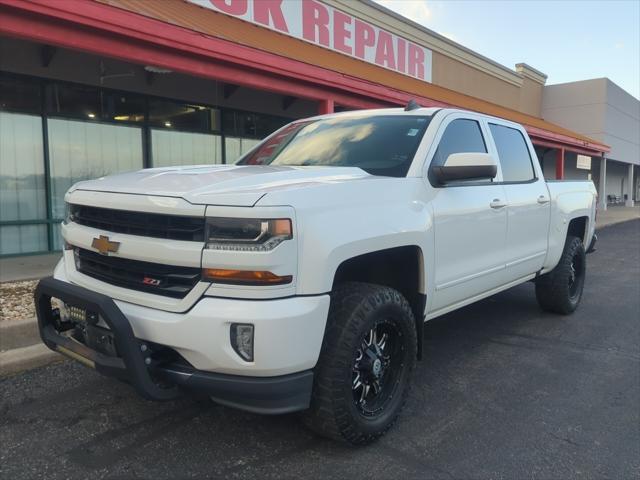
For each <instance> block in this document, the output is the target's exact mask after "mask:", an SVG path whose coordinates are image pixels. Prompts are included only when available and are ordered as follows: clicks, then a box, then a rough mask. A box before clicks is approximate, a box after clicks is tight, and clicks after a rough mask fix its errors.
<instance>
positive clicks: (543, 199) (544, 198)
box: [538, 195, 549, 205]
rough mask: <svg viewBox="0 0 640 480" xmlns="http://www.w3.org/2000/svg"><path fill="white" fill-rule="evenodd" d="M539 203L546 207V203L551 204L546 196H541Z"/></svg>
mask: <svg viewBox="0 0 640 480" xmlns="http://www.w3.org/2000/svg"><path fill="white" fill-rule="evenodd" d="M538 203H539V204H540V205H544V204H545V203H549V199H548V198H547V197H546V196H545V195H540V196H539V197H538Z"/></svg>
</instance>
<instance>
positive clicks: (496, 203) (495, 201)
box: [489, 198, 507, 209]
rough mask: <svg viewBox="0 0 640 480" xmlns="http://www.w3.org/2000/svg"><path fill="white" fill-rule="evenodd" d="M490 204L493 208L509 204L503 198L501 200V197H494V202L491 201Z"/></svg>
mask: <svg viewBox="0 0 640 480" xmlns="http://www.w3.org/2000/svg"><path fill="white" fill-rule="evenodd" d="M489 206H490V207H491V208H496V209H497V208H504V207H506V206H507V203H506V202H503V201H502V200H500V199H499V198H494V199H493V202H491V203H490V204H489Z"/></svg>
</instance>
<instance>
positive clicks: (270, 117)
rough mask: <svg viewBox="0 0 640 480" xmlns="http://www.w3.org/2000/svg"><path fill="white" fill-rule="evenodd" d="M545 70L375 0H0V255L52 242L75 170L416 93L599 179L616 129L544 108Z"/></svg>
mask: <svg viewBox="0 0 640 480" xmlns="http://www.w3.org/2000/svg"><path fill="white" fill-rule="evenodd" d="M545 82H546V76H545V75H544V74H543V73H541V72H539V71H537V70H535V69H534V68H532V67H530V66H528V65H526V64H524V63H522V64H518V65H517V66H516V68H515V69H510V68H507V67H504V66H502V65H499V64H497V63H496V62H494V61H492V60H490V59H488V58H486V57H483V56H481V55H479V54H477V53H475V52H473V51H472V50H469V49H468V48H466V47H463V46H461V45H459V44H457V43H455V42H453V41H451V40H449V39H446V38H444V37H442V36H440V35H438V34H436V33H435V32H432V31H430V30H428V29H425V28H424V27H422V26H420V25H417V24H415V23H413V22H412V21H410V20H408V19H406V18H404V17H401V16H399V15H397V14H395V13H393V12H390V11H389V10H387V9H385V8H383V7H381V6H379V5H377V4H376V3H374V2H372V1H370V0H358V1H352V0H322V1H320V0H300V1H297V2H279V1H269V2H267V1H258V0H163V1H161V2H160V1H158V2H148V1H144V0H57V1H56V2H50V1H48V0H0V189H1V192H0V255H16V254H32V253H38V252H46V251H52V250H57V249H60V247H61V245H60V241H59V234H58V229H59V223H60V221H61V220H62V218H63V217H64V201H63V195H64V192H65V191H66V189H67V188H68V187H69V186H70V185H71V184H72V183H74V182H76V181H79V180H82V179H85V178H91V177H98V176H102V175H106V174H110V173H115V172H120V171H127V170H134V169H139V168H148V167H158V166H166V165H175V164H182V165H187V164H202V163H232V162H234V161H235V160H236V159H237V158H238V157H239V156H240V155H241V154H242V153H244V152H246V151H247V150H248V149H250V148H251V147H252V146H253V145H255V143H256V142H258V141H259V140H260V139H261V138H264V137H265V136H266V135H268V134H269V133H271V132H272V131H274V130H275V129H277V128H279V127H280V126H281V125H283V124H285V123H287V122H289V121H291V120H293V119H296V118H302V117H306V116H311V115H315V114H318V113H328V112H333V111H341V110H349V109H361V108H377V107H391V106H401V105H405V104H406V103H407V102H408V101H409V100H410V99H415V100H416V101H417V102H418V103H420V104H422V105H424V106H453V107H459V108H464V109H469V110H474V111H479V112H483V113H487V114H490V115H495V116H499V117H503V118H507V119H510V120H513V121H516V122H518V123H521V124H523V125H524V126H525V128H526V129H527V131H528V132H529V135H530V136H531V138H532V141H533V143H534V145H535V147H536V151H537V152H538V155H539V157H540V159H541V162H542V164H543V166H544V169H545V174H546V175H547V176H551V177H556V178H565V176H573V175H574V174H575V175H577V174H576V173H575V172H574V170H578V174H579V175H582V174H583V173H584V176H585V178H593V179H594V180H596V181H597V180H598V178H599V177H597V176H596V172H597V174H598V175H599V172H600V170H599V162H600V159H601V158H602V157H603V156H606V155H609V153H610V150H611V149H610V147H609V145H610V142H611V139H610V138H609V137H607V136H598V135H595V134H593V133H592V131H591V130H581V129H580V128H578V127H579V126H578V127H572V126H567V125H566V124H565V123H564V120H562V119H558V120H557V121H555V120H552V119H551V117H549V118H547V117H546V116H545V115H546V112H548V111H549V107H548V105H549V104H548V102H547V99H548V98H551V97H548V96H547V93H546V92H547V88H549V87H545ZM549 120H551V121H549ZM611 153H612V154H613V153H615V150H611ZM578 158H580V162H581V163H580V165H582V166H584V165H586V163H585V161H584V159H585V158H588V159H590V160H591V163H590V166H589V169H588V171H587V170H582V169H577V168H574V164H575V165H577V162H578ZM610 158H613V157H610ZM607 164H608V165H612V164H613V162H612V160H609V161H608V162H607ZM611 170H612V168H611V167H610V171H611ZM589 175H591V177H589Z"/></svg>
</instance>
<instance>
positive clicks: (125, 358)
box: [35, 277, 313, 414]
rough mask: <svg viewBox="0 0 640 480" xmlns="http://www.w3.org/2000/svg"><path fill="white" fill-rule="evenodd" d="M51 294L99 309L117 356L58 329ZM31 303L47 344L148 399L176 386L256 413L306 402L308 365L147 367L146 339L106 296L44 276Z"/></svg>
mask: <svg viewBox="0 0 640 480" xmlns="http://www.w3.org/2000/svg"><path fill="white" fill-rule="evenodd" d="M51 298H58V299H60V300H62V301H64V302H65V303H68V304H71V305H73V306H76V307H80V308H84V309H85V310H86V311H87V312H94V313H97V314H99V315H100V316H101V317H102V319H103V320H104V321H105V322H106V324H107V325H108V326H109V328H110V330H111V332H110V333H112V334H113V336H114V339H115V345H116V350H117V352H118V355H119V356H118V357H115V356H110V355H106V354H103V353H101V352H98V351H96V350H93V349H91V348H89V347H88V346H86V345H84V344H82V343H80V342H77V341H75V340H73V339H72V338H70V337H67V336H65V335H62V334H61V333H60V332H59V331H58V330H57V328H56V317H55V315H54V311H53V309H52V307H51ZM35 304H36V313H37V317H38V328H39V330H40V336H41V337H42V341H43V342H44V343H45V345H47V347H49V348H50V349H51V350H54V351H57V352H60V353H62V354H63V355H66V356H68V357H71V358H73V359H74V360H77V361H79V362H80V363H82V364H84V365H86V366H89V367H92V368H95V369H96V370H97V371H98V372H100V373H102V374H104V375H107V376H111V377H117V378H120V379H122V380H125V381H126V382H128V383H130V384H131V385H133V386H134V387H135V389H136V390H137V391H138V393H139V394H140V395H142V396H143V397H145V398H147V399H150V400H172V399H174V398H176V397H177V396H179V395H180V393H181V390H180V388H179V387H184V388H186V389H188V390H192V391H197V392H199V393H203V394H206V395H208V396H210V397H211V398H212V399H213V400H215V401H216V402H218V403H221V404H223V405H228V406H231V407H235V408H239V409H242V410H247V411H250V412H255V413H263V414H281V413H289V412H295V411H299V410H304V409H306V408H308V407H309V403H310V400H311V388H312V385H313V371H311V370H307V371H303V372H298V373H292V374H288V375H281V376H277V377H248V376H241V375H226V374H220V373H213V372H205V371H201V370H196V369H194V368H193V367H191V366H185V365H181V364H169V365H162V366H155V367H153V368H150V367H148V366H147V365H146V364H145V359H146V357H147V356H148V355H149V354H150V350H148V349H147V350H146V351H144V352H143V351H142V349H141V346H142V344H143V343H145V342H143V341H142V340H139V339H137V338H136V337H135V336H134V334H133V330H132V328H131V325H130V323H129V321H128V320H127V318H126V317H125V316H124V314H123V313H122V312H121V311H120V309H119V308H118V306H117V305H116V304H115V302H114V301H113V299H111V298H109V297H107V296H106V295H102V294H100V293H96V292H92V291H91V290H87V289H86V288H83V287H80V286H78V285H73V284H70V283H67V282H63V281H60V280H56V279H54V278H53V277H48V278H44V279H42V280H40V282H39V283H38V286H37V287H36V291H35ZM152 373H153V376H156V378H161V379H162V380H163V382H162V384H160V383H158V382H157V381H155V380H154V378H153V376H152ZM165 383H166V384H167V385H163V384H165Z"/></svg>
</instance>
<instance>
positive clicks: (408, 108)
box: [404, 98, 422, 112]
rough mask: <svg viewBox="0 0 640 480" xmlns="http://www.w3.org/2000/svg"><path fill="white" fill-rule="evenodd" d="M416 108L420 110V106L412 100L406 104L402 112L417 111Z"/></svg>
mask: <svg viewBox="0 0 640 480" xmlns="http://www.w3.org/2000/svg"><path fill="white" fill-rule="evenodd" d="M418 108H422V107H420V105H418V102H416V101H415V100H414V99H413V98H412V99H411V100H409V103H407V106H406V107H404V111H405V112H410V111H411V110H417V109H418Z"/></svg>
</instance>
